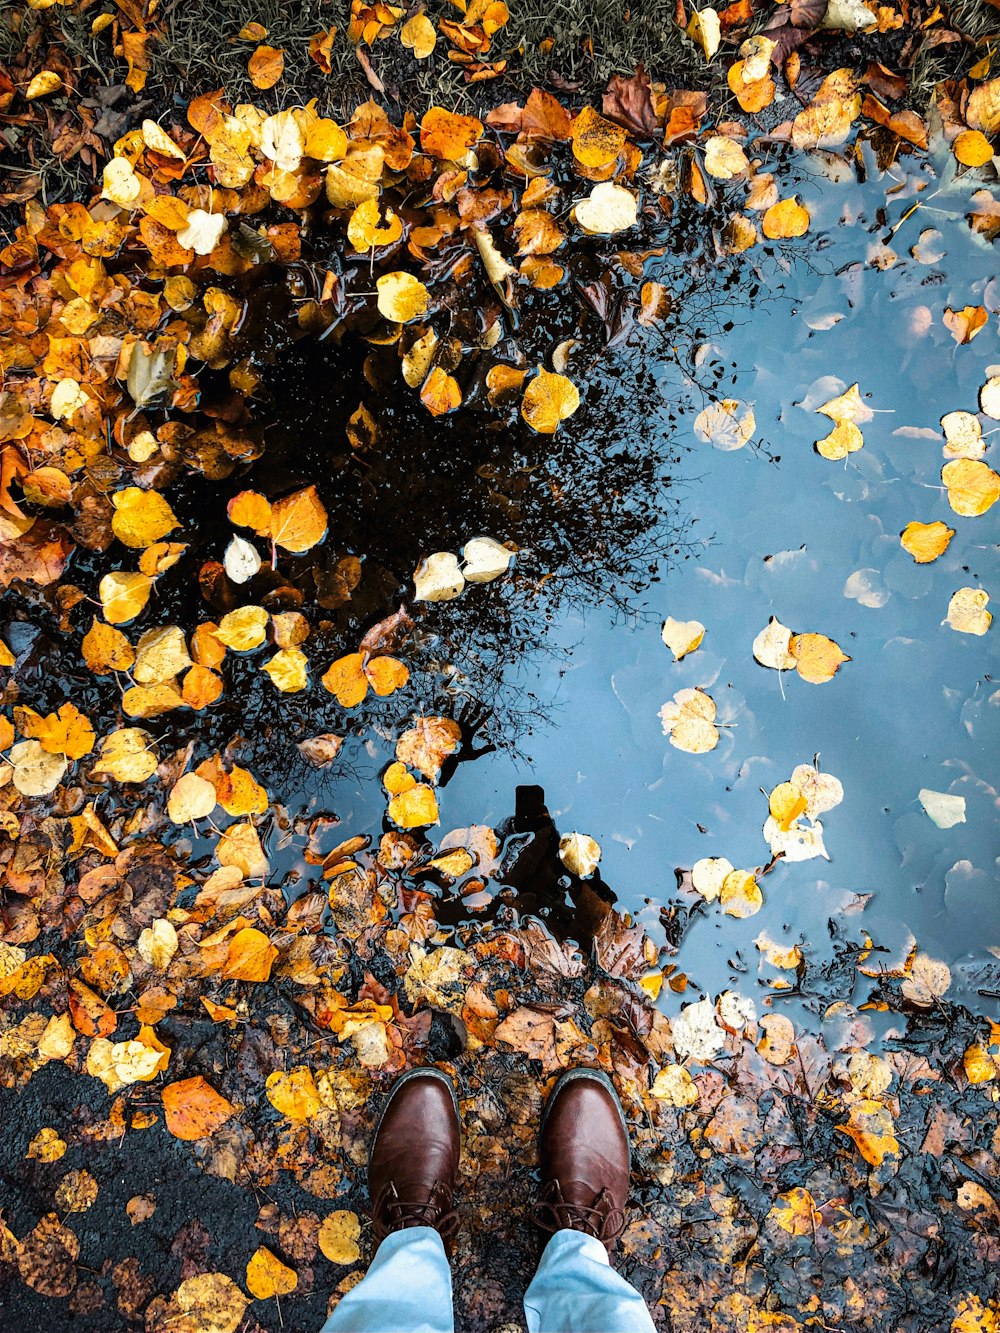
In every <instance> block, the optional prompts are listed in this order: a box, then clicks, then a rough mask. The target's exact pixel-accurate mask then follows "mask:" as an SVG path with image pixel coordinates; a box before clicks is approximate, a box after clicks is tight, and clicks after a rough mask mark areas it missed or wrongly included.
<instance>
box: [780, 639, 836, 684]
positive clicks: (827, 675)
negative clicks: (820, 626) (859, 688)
mask: <svg viewBox="0 0 1000 1333" xmlns="http://www.w3.org/2000/svg"><path fill="white" fill-rule="evenodd" d="M788 651H789V652H790V653H791V655H792V657H794V659H795V669H796V671H797V672H798V673H799V675H800V676H801V677H802V679H803V680H807V681H809V682H810V684H812V685H822V684H823V683H824V682H826V681H828V680H833V678H834V676H835V675H836V674H837V672H838V671H839V670H840V668H841V666H842V665H843V663H844V662H849V661H850V660H851V659H850V658H849V657H848V656H847V654H846V653H845V652H843V651H842V650H841V648H840V646H839V645H838V644H836V643H834V641H833V639H828V638H827V637H826V635H825V634H795V635H793V636H792V640H791V643H790V644H789V645H788Z"/></svg>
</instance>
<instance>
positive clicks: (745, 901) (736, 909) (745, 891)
mask: <svg viewBox="0 0 1000 1333" xmlns="http://www.w3.org/2000/svg"><path fill="white" fill-rule="evenodd" d="M719 903H720V904H721V906H722V910H723V911H724V912H725V914H726V916H735V917H740V918H743V917H747V916H754V915H756V913H757V912H759V911H760V909H761V908H762V907H763V905H764V895H763V894H762V893H761V891H760V885H759V884H758V883H757V879H756V876H755V875H754V874H753V872H752V871H749V870H731V871H730V872H729V874H728V875H727V876H726V878H725V879H724V880H723V881H722V887H721V889H720V890H719Z"/></svg>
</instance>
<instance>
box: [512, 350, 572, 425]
mask: <svg viewBox="0 0 1000 1333" xmlns="http://www.w3.org/2000/svg"><path fill="white" fill-rule="evenodd" d="M579 406H580V394H579V392H578V390H577V387H576V385H575V384H574V383H573V381H572V380H570V379H567V377H566V376H565V375H556V374H553V373H552V372H551V371H548V370H545V369H543V367H542V366H539V367H538V374H537V375H535V377H534V378H533V379H531V380H529V381H528V387H527V388H526V389H525V391H524V397H523V398H522V400H521V416H522V417H523V418H524V420H525V421H526V422H527V423H528V425H529V426H530V427H531V429H532V430H535V431H538V433H539V434H540V435H554V434H555V433H556V430H557V429H558V426H559V423H560V421H565V420H566V418H567V417H571V416H572V415H573V413H574V412H575V411H576V409H577V408H578V407H579Z"/></svg>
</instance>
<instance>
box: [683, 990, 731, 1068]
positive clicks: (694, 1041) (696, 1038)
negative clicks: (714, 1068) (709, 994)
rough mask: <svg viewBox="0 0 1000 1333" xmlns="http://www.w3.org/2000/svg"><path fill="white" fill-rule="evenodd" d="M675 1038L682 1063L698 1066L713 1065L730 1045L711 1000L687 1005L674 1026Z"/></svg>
mask: <svg viewBox="0 0 1000 1333" xmlns="http://www.w3.org/2000/svg"><path fill="white" fill-rule="evenodd" d="M671 1036H672V1037H673V1042H674V1049H675V1051H676V1052H677V1054H678V1056H679V1057H680V1059H682V1060H694V1061H695V1062H696V1063H698V1064H710V1063H711V1061H712V1060H714V1059H715V1057H716V1056H717V1055H718V1054H719V1052H720V1051H721V1050H722V1048H723V1047H724V1046H725V1044H726V1036H725V1033H724V1032H723V1030H722V1028H720V1027H719V1025H718V1023H717V1022H716V1021H715V1005H714V1004H713V1003H712V1001H711V1000H698V1001H696V1003H694V1004H688V1005H685V1006H684V1008H683V1009H682V1010H681V1011H680V1013H679V1014H678V1015H677V1017H676V1018H675V1019H673V1020H672V1022H671Z"/></svg>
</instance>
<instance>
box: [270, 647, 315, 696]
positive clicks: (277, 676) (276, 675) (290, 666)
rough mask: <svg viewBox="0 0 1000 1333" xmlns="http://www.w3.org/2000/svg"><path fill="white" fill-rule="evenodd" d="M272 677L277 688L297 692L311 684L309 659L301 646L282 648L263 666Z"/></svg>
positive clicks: (272, 681) (290, 692)
mask: <svg viewBox="0 0 1000 1333" xmlns="http://www.w3.org/2000/svg"><path fill="white" fill-rule="evenodd" d="M261 670H262V671H266V672H267V674H268V675H269V676H270V677H271V683H272V684H273V685H274V687H275V689H278V690H281V692H282V693H283V694H295V693H296V692H297V691H299V690H304V689H306V688H307V687H308V684H309V659H308V658H307V657H306V655H305V653H304V652H303V651H302V649H301V648H282V649H280V651H279V652H276V653H275V655H274V656H273V657H272V658H271V659H270V661H268V662H265V663H264V665H263V666H262V667H261Z"/></svg>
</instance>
